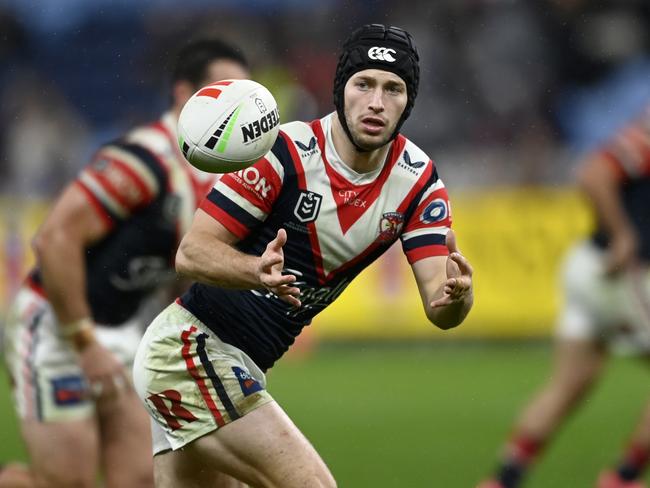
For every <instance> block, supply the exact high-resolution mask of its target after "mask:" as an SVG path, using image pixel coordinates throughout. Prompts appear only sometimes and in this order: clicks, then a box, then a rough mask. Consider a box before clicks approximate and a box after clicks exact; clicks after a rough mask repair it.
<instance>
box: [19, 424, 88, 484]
mask: <svg viewBox="0 0 650 488" xmlns="http://www.w3.org/2000/svg"><path fill="white" fill-rule="evenodd" d="M21 430H22V434H23V439H24V441H25V444H26V446H27V451H28V453H29V458H30V468H31V471H32V474H33V476H34V479H35V481H36V482H37V486H39V487H51V486H57V487H68V486H70V487H73V486H74V487H78V488H82V487H91V486H94V485H95V480H96V477H97V468H98V465H99V454H98V453H99V431H98V428H97V424H96V423H95V421H94V419H92V418H87V419H84V420H72V421H64V422H38V421H22V422H21Z"/></svg>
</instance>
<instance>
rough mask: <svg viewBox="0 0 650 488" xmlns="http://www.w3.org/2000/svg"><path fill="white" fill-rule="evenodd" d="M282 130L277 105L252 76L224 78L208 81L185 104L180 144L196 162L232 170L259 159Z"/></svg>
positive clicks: (212, 168)
mask: <svg viewBox="0 0 650 488" xmlns="http://www.w3.org/2000/svg"><path fill="white" fill-rule="evenodd" d="M279 129H280V114H279V112H278V104H277V103H276V101H275V98H273V95H272V94H271V92H270V91H269V90H267V89H266V87H264V86H262V85H260V84H259V83H257V82H255V81H252V80H222V81H218V82H216V83H212V84H210V85H207V86H204V87H203V88H201V89H200V90H199V91H197V92H196V93H195V94H194V95H192V97H191V98H190V99H189V100H188V101H187V103H185V106H184V107H183V110H182V111H181V115H180V118H179V120H178V144H179V146H180V148H181V152H182V153H183V155H184V156H185V159H187V160H188V161H189V162H190V163H191V164H192V165H193V166H195V167H197V168H199V169H201V170H203V171H208V172H210V173H230V172H232V171H238V170H240V169H242V168H246V167H248V166H250V165H251V164H253V163H255V162H256V161H258V160H259V159H260V158H261V157H262V156H264V155H265V154H266V153H267V152H268V151H269V150H270V149H271V147H272V146H273V143H274V142H275V139H276V137H277V136H278V131H279Z"/></svg>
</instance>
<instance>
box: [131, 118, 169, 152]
mask: <svg viewBox="0 0 650 488" xmlns="http://www.w3.org/2000/svg"><path fill="white" fill-rule="evenodd" d="M124 140H125V141H126V142H128V143H131V144H138V145H140V146H143V147H145V148H147V149H148V150H149V151H151V152H153V153H155V154H157V155H160V156H164V157H169V156H172V155H173V154H174V148H173V147H172V146H171V142H172V141H170V139H169V137H168V136H167V135H166V134H165V133H164V132H163V131H162V130H159V129H156V128H155V127H154V126H153V125H145V126H140V127H136V128H134V129H132V130H131V131H129V132H128V133H127V134H126V135H125V136H124Z"/></svg>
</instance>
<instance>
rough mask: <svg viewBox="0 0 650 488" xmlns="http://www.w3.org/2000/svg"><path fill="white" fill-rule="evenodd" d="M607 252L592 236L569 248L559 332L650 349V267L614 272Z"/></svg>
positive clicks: (628, 348) (635, 349) (615, 345)
mask: <svg viewBox="0 0 650 488" xmlns="http://www.w3.org/2000/svg"><path fill="white" fill-rule="evenodd" d="M604 258H605V252H604V251H603V250H601V249H599V248H598V247H596V246H595V245H594V244H592V243H591V242H589V241H585V242H581V243H579V244H578V245H576V246H575V247H574V248H573V249H571V251H570V252H569V253H568V254H567V257H566V259H565V262H564V265H563V273H562V279H563V285H564V301H565V303H564V305H563V308H562V310H561V313H560V315H559V319H558V328H557V333H558V336H559V337H560V338H564V339H579V340H596V341H601V342H604V343H607V344H609V345H610V346H611V347H613V348H614V349H617V350H623V351H627V352H636V353H641V352H644V353H650V270H648V269H647V268H646V269H645V270H643V271H641V270H638V271H635V272H629V273H624V274H620V275H618V276H616V277H613V278H612V277H608V276H607V275H606V274H605V259H604Z"/></svg>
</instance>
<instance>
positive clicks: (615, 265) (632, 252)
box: [605, 231, 639, 275]
mask: <svg viewBox="0 0 650 488" xmlns="http://www.w3.org/2000/svg"><path fill="white" fill-rule="evenodd" d="M638 246H639V240H638V238H637V236H636V234H635V233H634V231H624V232H618V233H616V234H615V235H613V236H612V238H611V241H610V243H609V247H608V252H607V258H606V262H605V273H606V274H608V275H615V274H617V273H619V272H621V271H625V270H626V269H629V268H631V267H633V266H634V265H635V264H636V263H637V250H638Z"/></svg>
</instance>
